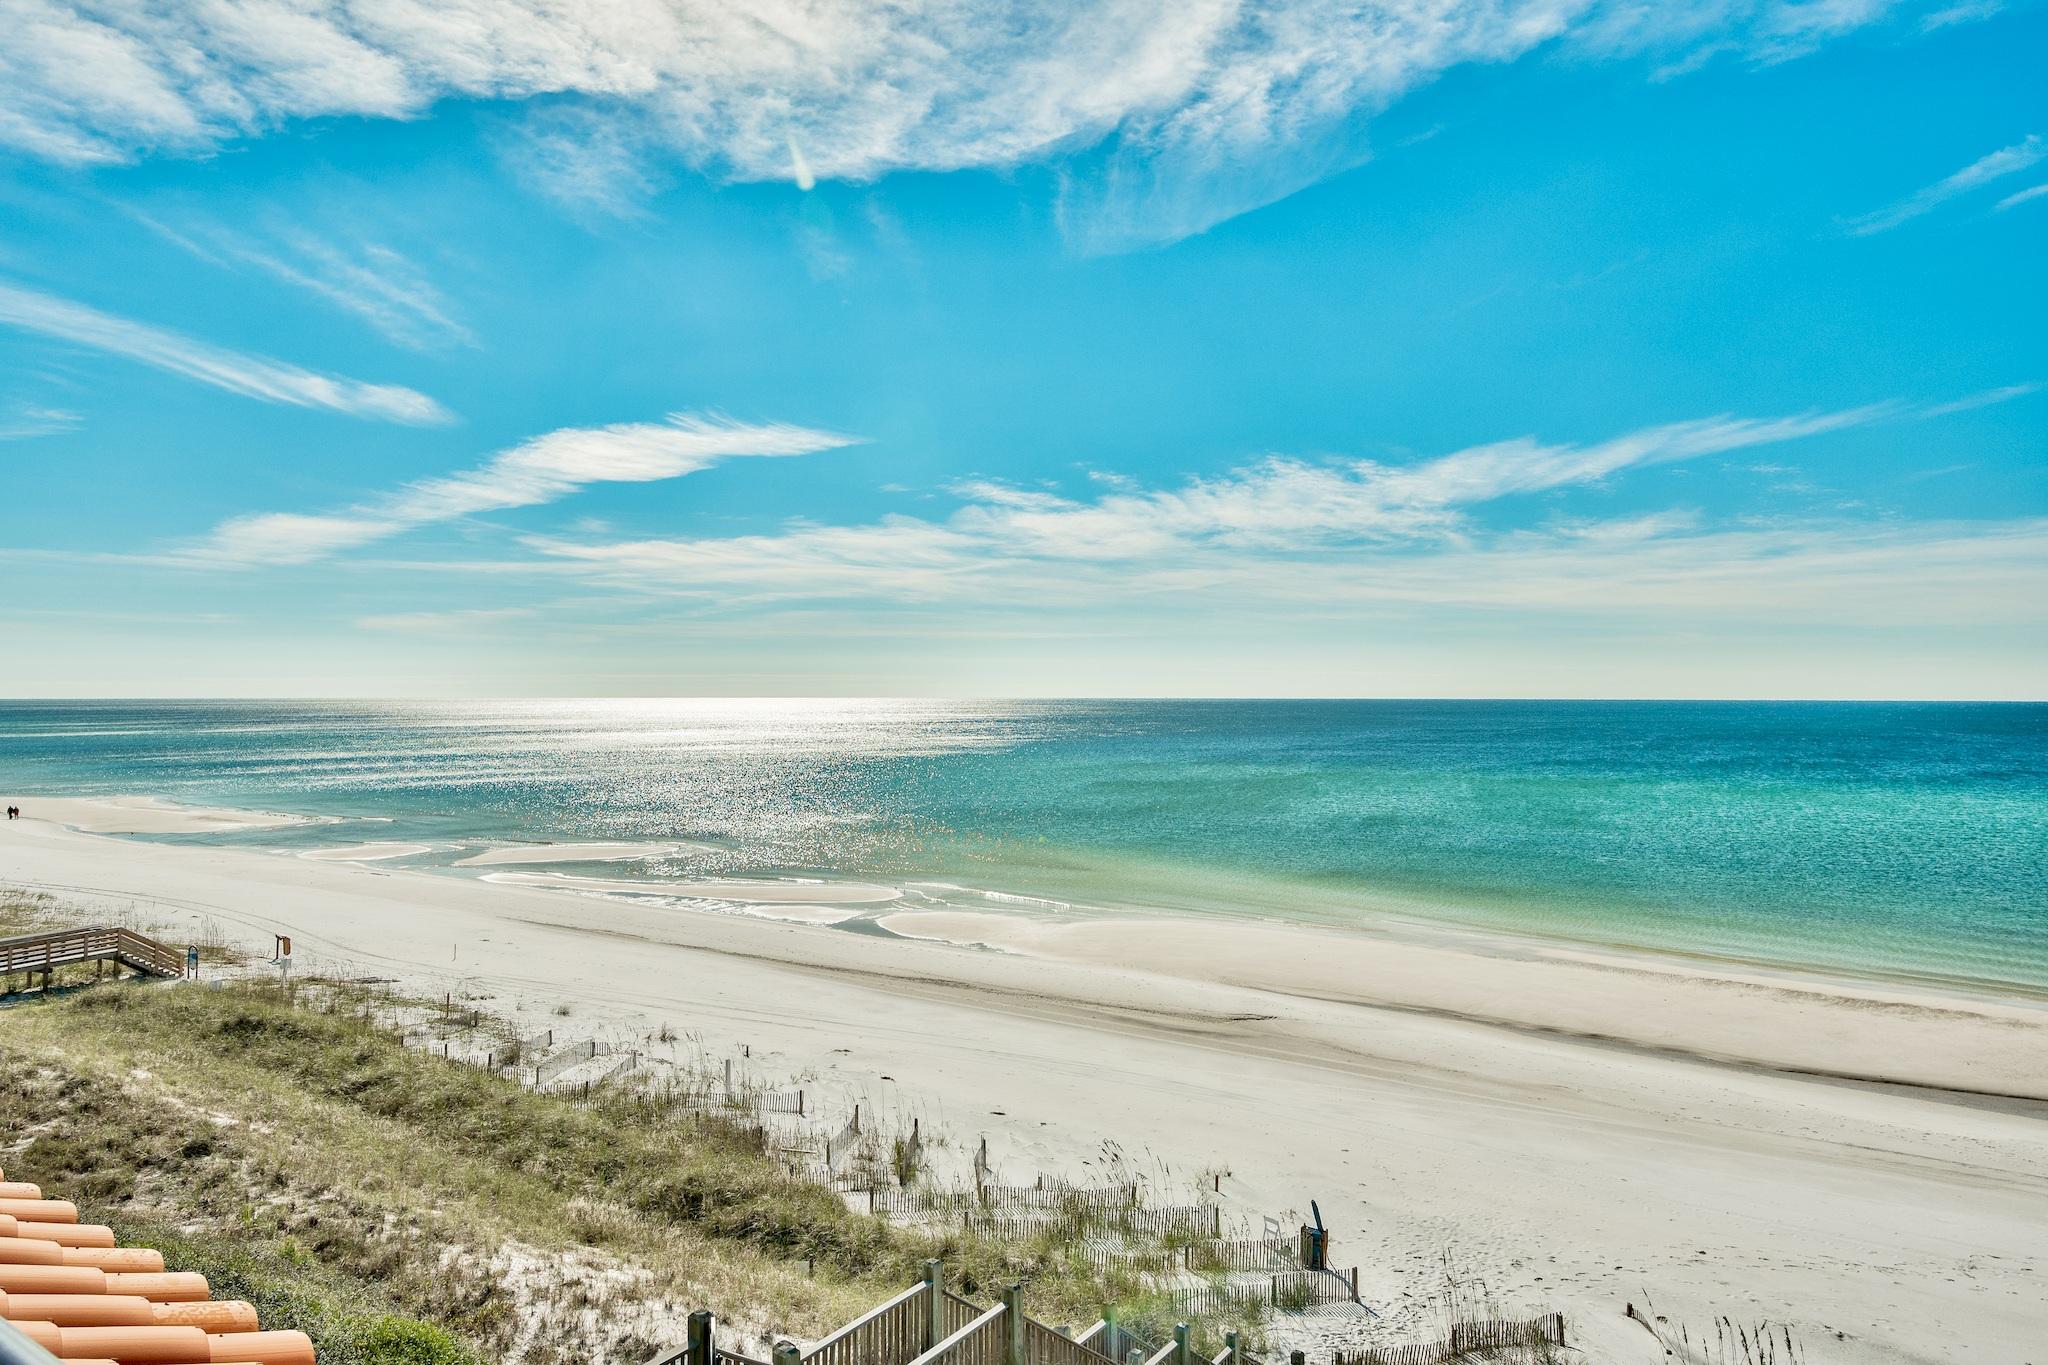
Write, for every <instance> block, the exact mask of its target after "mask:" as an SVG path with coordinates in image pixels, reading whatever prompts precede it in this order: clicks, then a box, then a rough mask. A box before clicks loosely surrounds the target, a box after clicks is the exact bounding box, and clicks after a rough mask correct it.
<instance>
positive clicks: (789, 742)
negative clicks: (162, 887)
mask: <svg viewBox="0 0 2048 1365" xmlns="http://www.w3.org/2000/svg"><path fill="white" fill-rule="evenodd" d="M0 788H5V789H7V790H10V791H26V792H41V793H48V794H60V793H63V794H71V793H91V792H98V793H122V794H144V793H146V794H155V795H161V796H165V797H169V798H172V799H177V800H186V801H200V802H215V803H220V804H227V805H239V806H255V807H261V808H265V809H272V810H286V811H293V812H300V813H306V814H313V815H322V816H329V817H339V818H340V819H341V821H342V822H341V823H329V824H321V825H315V826H310V827H306V828H301V829H293V830H285V831H267V832H260V833H252V834H245V835H236V836H212V837H214V838H217V839H221V840H223V841H234V842H242V843H262V844H272V845H277V846H281V847H293V848H305V847H311V846H314V845H316V844H320V843H329V844H340V843H350V842H356V841H361V840H369V839H406V840H418V841H420V842H425V843H432V844H435V845H436V846H437V851H436V853H435V854H433V855H429V856H427V857H424V858H422V859H419V860H415V861H416V863H417V864H426V865H445V864H446V863H449V862H452V861H453V858H454V857H455V856H459V854H460V852H462V851H464V850H465V849H466V848H467V847H469V846H472V845H474V844H476V843H478V842H484V841H494V840H515V839H556V840H561V839H631V840H638V839H662V838H682V839H687V840H691V841H698V842H701V843H703V844H705V845H708V847H707V848H705V849H704V850H702V851H694V852H691V853H689V854H687V855H684V856H681V857H678V858H672V859H666V860H661V861H656V862H650V863H639V864H614V865H610V866H608V867H607V868H604V869H597V868H590V867H585V868H582V869H580V870H581V871H584V872H598V871H601V872H602V875H605V876H608V877H640V878H647V879H650V880H655V881H658V880H659V879H661V878H663V877H672V876H675V875H677V874H687V875H690V876H701V875H706V874H731V873H747V872H811V873H834V872H851V873H857V874H859V875H863V876H868V877H879V878H884V879H889V880H891V881H893V882H896V883H900V884H908V883H915V884H918V885H919V887H920V890H919V892H918V894H919V895H920V896H923V897H929V898H933V899H938V900H942V901H947V902H949V903H956V904H964V905H980V906H990V905H997V906H1003V907H1005V908H1013V909H1014V908H1017V906H1018V905H1019V904H1020V903H1019V902H1012V901H1006V900H990V899H989V898H987V897H985V896H980V895H977V894H976V893H978V892H998V893H1007V894H1011V895H1016V896H1022V897H1035V898H1041V899H1044V900H1047V901H1051V902H1056V903H1064V904H1067V905H1072V906H1075V907H1080V908H1083V909H1085V908H1088V907H1097V906H1101V907H1153V908H1163V909H1181V910H1198V911H1203V912H1212V913H1237V914H1251V915H1259V916H1278V917H1282V918H1291V919H1301V920H1309V921H1339V922H1366V921H1370V920H1373V919H1375V918H1386V917H1399V918H1402V919H1407V920H1418V919H1419V920H1429V921H1438V922H1447V923H1453V924H1468V925H1475V926H1480V927H1485V928H1489V929H1512V930H1517V931H1521V932H1526V933H1533V934H1539V935H1550V936H1556V937H1563V938H1572V939H1581V940H1589V941H1596V942H1602V943H1614V944H1624V945H1636V946H1642V947H1647V948H1655V949H1665V950H1679V951H1685V952H1692V953H1707V954H1715V955H1723V956H1731V957H1737V958H1744V959H1750V960H1755V961H1759V962H1764V963H1786V964H1800V965H1820V966H1828V967H1836V968H1847V969H1853V970H1863V971H1871V972H1882V973H1904V974H1913V975H1924V976H1932V977H1938V978H1949V979H1959V980H1966V981H1973V982H1981V983H1987V984H1993V985H2010V986H2021V987H2025V988H2028V989H2030V990H2048V706H2039V705H1975V704H1827V703H1797V704H1794V703H1786V704H1753V703H1706V704H1695V703H1609V702H1597V703H1555V702H1025V703H980V702H924V701H908V702H816V703H805V702H769V701H764V702H695V701H661V702H520V703H336V704H324V703H321V704H308V703H260V704H252V703H120V702H116V703H0ZM369 817H374V818H378V819H379V820H380V821H381V820H384V819H388V820H389V822H390V823H388V824H385V823H376V824H358V823H355V821H358V820H361V819H364V818H369ZM597 904H599V903H595V902H594V903H593V905H594V906H595V905H597ZM1025 904H1028V903H1025ZM596 912H597V911H595V910H594V913H596Z"/></svg>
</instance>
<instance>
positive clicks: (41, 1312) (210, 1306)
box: [0, 1171, 314, 1365]
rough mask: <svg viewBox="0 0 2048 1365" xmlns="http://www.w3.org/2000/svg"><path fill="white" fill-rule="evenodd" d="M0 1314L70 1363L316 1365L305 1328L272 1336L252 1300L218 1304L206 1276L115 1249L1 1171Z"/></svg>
mask: <svg viewBox="0 0 2048 1365" xmlns="http://www.w3.org/2000/svg"><path fill="white" fill-rule="evenodd" d="M0 1318H4V1319H5V1320H6V1321H8V1322H9V1323H11V1324H13V1326H14V1327H15V1328H16V1329H17V1330H18V1331H20V1332H21V1333H22V1334H23V1335H24V1336H26V1337H28V1338H29V1339H30V1340H31V1341H33V1342H35V1343H36V1344H37V1345H38V1346H41V1347H42V1348H43V1349H44V1350H46V1351H48V1352H50V1354H52V1355H54V1356H56V1357H57V1358H58V1359H59V1360H63V1361H66V1362H70V1365H216V1363H220V1365H314V1361H313V1343H312V1341H311V1340H310V1339H309V1338H308V1337H307V1336H306V1334H305V1333H304V1332H265V1331H262V1330H261V1327H262V1324H260V1323H259V1322H257V1320H256V1310H255V1309H254V1308H252V1307H250V1306H249V1305H248V1304H246V1303H237V1302H227V1301H223V1302H218V1303H217V1302H215V1301H214V1300H213V1296H212V1292H211V1291H210V1290H209V1289H208V1288H207V1284H206V1277H205V1276H204V1275H193V1274H189V1273H184V1274H181V1273H179V1272H177V1271H167V1270H165V1269H164V1258H163V1255H162V1253H160V1252H155V1251H149V1250H146V1249H143V1248H139V1247H117V1246H115V1245H114V1234H113V1232H112V1231H111V1230H110V1229H108V1228H104V1227H99V1226H96V1225H93V1224H90V1223H81V1222H79V1221H78V1206H77V1205H75V1204H72V1203H69V1202H68V1201H66V1200H62V1199H45V1198H43V1192H42V1191H41V1190H40V1189H38V1188H37V1187H36V1186H34V1185H28V1184H23V1183H22V1182H20V1181H10V1180H8V1179H7V1178H6V1172H4V1171H0Z"/></svg>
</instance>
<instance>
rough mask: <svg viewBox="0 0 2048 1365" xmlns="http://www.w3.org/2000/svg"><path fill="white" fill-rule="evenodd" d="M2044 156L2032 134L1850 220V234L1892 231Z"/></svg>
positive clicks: (2045, 147)
mask: <svg viewBox="0 0 2048 1365" xmlns="http://www.w3.org/2000/svg"><path fill="white" fill-rule="evenodd" d="M2044 156H2048V144H2044V143H2043V142H2042V140H2041V137H2040V135H2039V134H2038V133H2036V134H2032V135H2030V136H2028V137H2027V138H2026V140H2025V141H2022V142H2015V143H2014V144H2013V145H2012V146H2010V147H2001V148H1999V149H1998V150H1997V151H1995V152H1991V153H1988V154H1986V155H1984V156H1981V157H1978V158H1977V159H1976V160H1975V161H1972V162H1971V163H1970V164H1969V165H1967V166H1965V167H1963V168H1962V169H1961V170H1959V171H1957V172H1956V173H1955V174H1954V175H1949V176H1944V177H1942V178H1941V179H1940V180H1937V181H1935V182H1934V183H1933V184H1932V185H1929V186H1927V187H1926V188H1924V189H1921V190H1918V191H1916V192H1914V193H1912V194H1909V195H1907V196H1906V197H1905V198H1904V199H1901V200H1899V201H1898V202H1897V203H1895V204H1889V205H1887V206H1885V207H1884V208H1881V209H1878V210H1876V211H1875V212H1873V213H1866V214H1863V215H1862V216H1861V217H1857V218H1852V219H1850V220H1849V222H1848V224H1847V227H1848V229H1849V232H1850V235H1852V236H1856V237H1868V236H1871V235H1872V234H1874V233H1879V232H1889V231H1891V230H1892V229H1893V228H1895V227H1898V226H1900V225H1901V224H1904V223H1910V222H1911V221H1913V220H1914V219H1915V218H1918V217H1920V216H1921V215H1922V214H1926V213H1931V212H1933V211H1934V210H1935V209H1937V208H1939V207H1941V206H1942V205H1943V204H1945V203H1947V202H1948V201H1949V200H1951V199H1954V198H1955V197H1956V196H1957V195H1961V194H1968V193H1969V192H1970V191H1971V190H1974V189H1977V188H1979V187H1981V186H1984V185H1988V184H1990V183H1991V182H1992V181H1994V180H1997V179H2000V178H2001V177H2004V176H2008V175H2015V174H2017V173H2019V172H2020V171H2024V170H2026V169H2028V168H2029V167H2031V166H2033V165H2034V164H2035V163H2036V162H2038V161H2040V160H2041V158H2042V157H2044Z"/></svg>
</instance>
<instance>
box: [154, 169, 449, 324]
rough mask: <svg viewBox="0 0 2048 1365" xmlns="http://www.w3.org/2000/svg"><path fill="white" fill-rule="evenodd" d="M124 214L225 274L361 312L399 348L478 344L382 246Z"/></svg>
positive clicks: (418, 276) (283, 228)
mask: <svg viewBox="0 0 2048 1365" xmlns="http://www.w3.org/2000/svg"><path fill="white" fill-rule="evenodd" d="M122 210H123V212H125V213H127V214H128V216H129V217H131V218H133V219H134V220H135V221H136V222H138V223H141V224H142V225H143V226H144V227H147V228H148V229H149V230H150V231H152V232H154V233H156V234H157V235H158V236H160V237H162V238H163V239H164V240H165V241H167V242H170V243H171V244H172V245H173V246H176V247H177V248H179V249H180V250H181V251H184V252H186V253H187V254H188V255H191V256H192V257H194V258H195V259H198V260H202V261H205V262H206V263H207V264H208V265H212V266H216V267H219V268H221V269H224V270H236V269H239V268H240V267H242V266H253V267H255V268H256V269H258V270H261V271H263V272H264V273H266V274H269V275H271V276H274V277H275V278H277V279H280V280H283V281H284V282H285V283H287V284H291V285H294V286H296V287H298V288H300V289H304V290H306V291H307V292H308V293H311V294H313V295H315V296H316V297H318V298H320V299H323V300H325V301H326V302H328V303H330V304H333V305H334V306H335V307H337V308H340V309H341V310H342V311H344V312H347V313H352V314H354V315H355V316H356V317H358V318H360V319H361V320H362V321H364V322H366V323H368V324H369V325H370V326H371V327H374V328H375V329H376V330H377V331H378V332H380V333H382V334H383V335H384V337H385V338H386V339H387V340H390V341H393V342H396V343H397V344H398V345H400V346H407V347H411V348H413V349H415V350H432V349H436V348H439V347H444V346H454V345H472V344H474V342H475V338H474V337H473V336H471V335H470V331H469V329H468V328H467V327H466V326H464V325H463V324H462V322H461V321H459V320H458V319H457V318H456V317H455V316H454V314H453V311H452V309H451V308H450V307H449V304H448V301H447V300H446V299H445V298H444V297H442V294H441V291H440V290H439V289H437V288H436V287H435V286H434V284H433V282H432V281H431V280H429V279H428V278H427V276H426V272H425V271H423V270H421V269H420V267H419V266H418V265H417V264H415V263H414V262H413V261H411V260H409V259H407V258H406V257H405V256H404V255H403V254H402V253H400V252H397V251H394V250H392V249H391V248H390V247H387V246H384V245H382V244H380V243H378V242H375V241H372V240H369V239H367V238H357V239H354V240H344V239H343V238H339V237H334V236H323V235H321V234H319V233H315V232H313V231H311V230H309V229H308V228H306V227H304V226H303V225H299V224H289V223H287V224H282V225H273V226H272V227H270V228H269V229H267V230H261V229H256V228H252V227H249V226H246V225H240V226H235V227H229V226H227V225H225V224H222V223H219V222H216V221H212V220H204V221H189V220H183V219H181V220H180V221H179V222H177V223H176V224H175V225H174V224H173V223H171V222H169V221H166V220H165V219H164V218H161V217H157V216H155V215H153V214H149V213H144V212H142V211H141V210H139V209H136V208H134V207H133V206H129V205H123V206H122Z"/></svg>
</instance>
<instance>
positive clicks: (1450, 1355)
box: [1332, 1313, 1564, 1365]
mask: <svg viewBox="0 0 2048 1365" xmlns="http://www.w3.org/2000/svg"><path fill="white" fill-rule="evenodd" d="M1562 1345H1564V1314H1562V1313H1545V1314H1544V1315H1543V1316H1542V1317H1540V1318H1529V1319H1526V1320H1516V1319H1508V1318H1494V1319H1491V1320H1488V1321H1482V1322H1460V1323H1454V1324H1452V1326H1451V1335H1450V1337H1449V1339H1448V1340H1445V1341H1418V1342H1409V1343H1408V1344H1406V1345H1402V1346H1369V1347H1367V1348H1365V1349H1364V1350H1361V1351H1338V1352H1337V1353H1336V1354H1335V1357H1334V1359H1333V1362H1332V1365H1444V1362H1446V1361H1454V1360H1457V1359H1459V1358H1461V1357H1463V1356H1467V1355H1473V1354H1477V1353H1479V1352H1483V1351H1506V1350H1513V1349H1514V1348H1515V1347H1518V1346H1562Z"/></svg>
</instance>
